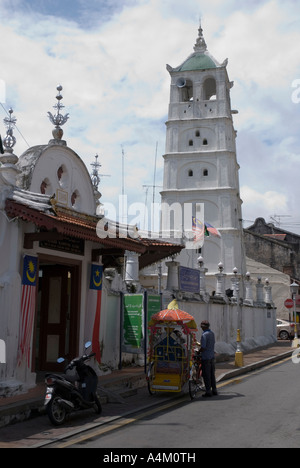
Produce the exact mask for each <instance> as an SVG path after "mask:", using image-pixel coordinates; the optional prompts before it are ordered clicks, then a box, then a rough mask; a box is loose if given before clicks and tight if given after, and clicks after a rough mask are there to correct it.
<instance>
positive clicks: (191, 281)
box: [178, 266, 200, 293]
mask: <svg viewBox="0 0 300 468" xmlns="http://www.w3.org/2000/svg"><path fill="white" fill-rule="evenodd" d="M178 275H179V289H180V290H181V291H185V292H190V293H199V291H200V272H199V271H198V270H194V269H193V268H187V267H182V266H180V267H179V268H178Z"/></svg>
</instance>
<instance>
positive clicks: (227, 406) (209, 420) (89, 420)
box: [0, 359, 300, 452]
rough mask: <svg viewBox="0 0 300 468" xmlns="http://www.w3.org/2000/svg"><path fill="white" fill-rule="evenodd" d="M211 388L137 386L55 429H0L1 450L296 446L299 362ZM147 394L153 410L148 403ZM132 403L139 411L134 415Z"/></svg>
mask: <svg viewBox="0 0 300 468" xmlns="http://www.w3.org/2000/svg"><path fill="white" fill-rule="evenodd" d="M218 388H219V396H218V397H213V398H210V399H203V398H201V394H200V395H199V398H197V399H196V400H194V401H192V402H191V401H190V399H189V396H188V395H184V396H183V397H181V398H176V399H168V398H166V396H165V395H162V394H160V395H158V396H152V397H151V396H149V395H148V393H147V390H146V389H141V390H139V393H138V395H136V396H133V397H130V398H129V399H126V400H128V403H125V404H124V403H123V405H120V404H110V405H104V407H103V415H102V416H101V417H100V418H99V416H98V417H96V415H95V414H93V412H88V413H87V414H86V415H85V414H83V413H81V414H76V415H74V416H73V417H72V418H71V419H70V421H69V422H68V423H67V424H66V425H65V426H64V427H60V428H54V427H53V426H51V424H50V423H49V421H48V418H47V417H46V416H41V417H38V418H35V419H32V420H30V421H25V422H23V423H18V424H15V425H12V426H8V427H5V428H1V429H0V448H5V447H34V446H38V445H41V444H42V443H43V441H45V442H46V443H47V442H48V443H49V442H51V441H52V442H53V445H52V446H53V447H54V446H55V447H61V448H64V447H70V448H73V447H78V448H79V447H80V448H91V447H93V448H96V447H97V448H105V449H107V448H112V449H114V448H115V449H117V448H124V447H125V448H127V449H130V448H132V449H134V448H146V449H147V448H148V449H151V448H164V449H178V448H181V449H185V448H186V449H192V448H195V449H197V448H202V447H207V448H210V447H214V448H216V447H220V448H222V447H226V448H248V447H249V448H256V447H266V448H275V447H277V448H281V447H282V448H296V447H297V448H298V447H299V446H300V414H299V411H298V408H299V396H298V394H299V388H300V364H294V363H292V360H291V359H288V360H286V361H284V362H281V363H276V364H273V365H272V366H270V367H268V368H264V369H261V370H259V371H256V372H253V373H250V374H246V375H244V376H240V377H238V378H237V379H236V380H232V381H225V382H222V383H220V384H219V385H218ZM153 399H154V400H155V403H157V404H158V403H159V404H160V405H159V406H160V408H158V406H155V407H147V403H148V404H149V402H150V401H151V402H152V401H153ZM130 400H131V402H130ZM121 406H122V408H121ZM143 406H144V407H143ZM126 408H127V409H128V414H127V415H124V417H123V418H120V419H118V420H116V421H112V422H109V419H110V417H111V416H112V415H113V414H114V413H115V414H116V415H117V414H118V413H119V414H122V413H123V414H124V412H125V411H126ZM134 408H143V409H141V411H140V412H139V413H134V412H133V411H134ZM120 409H121V410H122V413H121V412H120ZM124 409H125V411H124ZM105 419H107V423H106V424H102V425H101V426H100V425H99V424H98V423H99V421H100V420H101V422H102V423H103V422H105ZM81 429H83V430H84V432H81ZM74 430H75V431H77V433H76V434H74ZM71 434H74V435H72V436H71ZM50 446H51V445H47V447H50ZM106 452H107V450H106ZM112 452H113V450H112Z"/></svg>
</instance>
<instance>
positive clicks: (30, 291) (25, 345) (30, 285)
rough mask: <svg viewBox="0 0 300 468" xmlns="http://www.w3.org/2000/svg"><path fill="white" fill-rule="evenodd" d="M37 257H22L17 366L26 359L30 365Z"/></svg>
mask: <svg viewBox="0 0 300 468" xmlns="http://www.w3.org/2000/svg"><path fill="white" fill-rule="evenodd" d="M37 260H38V259H37V257H32V256H30V255H25V256H24V261H23V276H22V297H21V320H20V328H19V347H18V366H20V365H21V364H22V362H23V358H24V357H25V358H26V361H27V365H28V367H29V365H30V350H31V340H32V332H33V324H34V316H35V304H36V284H37Z"/></svg>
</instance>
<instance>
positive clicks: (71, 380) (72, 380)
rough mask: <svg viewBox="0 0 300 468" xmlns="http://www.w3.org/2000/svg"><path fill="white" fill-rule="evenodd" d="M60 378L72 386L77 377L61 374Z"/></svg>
mask: <svg viewBox="0 0 300 468" xmlns="http://www.w3.org/2000/svg"><path fill="white" fill-rule="evenodd" d="M62 377H63V378H64V379H66V380H67V381H68V382H70V383H72V384H74V383H75V382H76V381H77V380H78V375H67V374H63V376H62Z"/></svg>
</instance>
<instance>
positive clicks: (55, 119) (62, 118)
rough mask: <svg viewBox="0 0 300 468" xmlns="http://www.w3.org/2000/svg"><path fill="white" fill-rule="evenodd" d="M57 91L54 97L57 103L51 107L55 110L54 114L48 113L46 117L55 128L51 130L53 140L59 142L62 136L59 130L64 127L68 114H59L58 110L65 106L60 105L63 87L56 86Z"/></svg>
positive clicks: (61, 131)
mask: <svg viewBox="0 0 300 468" xmlns="http://www.w3.org/2000/svg"><path fill="white" fill-rule="evenodd" d="M56 89H57V91H58V94H57V96H56V99H57V103H56V104H55V105H54V106H53V108H54V109H56V114H54V115H53V114H51V112H48V117H49V119H50V122H51V123H52V124H53V125H55V128H54V129H53V130H52V135H53V137H54V139H55V140H61V139H62V136H63V134H64V132H63V130H62V129H61V128H60V126H62V125H64V124H65V123H66V121H67V120H68V118H69V114H66V115H62V114H61V113H60V110H61V109H63V108H64V107H65V106H64V105H63V104H62V103H61V100H62V98H63V96H62V95H61V93H60V92H61V90H62V89H63V87H62V86H61V85H58V86H57V88H56Z"/></svg>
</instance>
